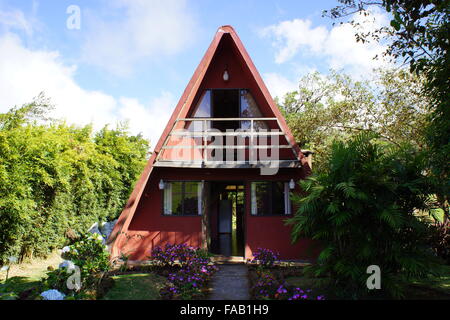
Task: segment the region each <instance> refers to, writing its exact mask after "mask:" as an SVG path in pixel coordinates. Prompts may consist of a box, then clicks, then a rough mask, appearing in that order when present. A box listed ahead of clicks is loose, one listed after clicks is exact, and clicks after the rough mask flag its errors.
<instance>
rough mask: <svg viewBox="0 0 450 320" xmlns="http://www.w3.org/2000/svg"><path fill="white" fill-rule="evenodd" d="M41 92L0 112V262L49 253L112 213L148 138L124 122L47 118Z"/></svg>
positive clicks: (135, 171)
mask: <svg viewBox="0 0 450 320" xmlns="http://www.w3.org/2000/svg"><path fill="white" fill-rule="evenodd" d="M48 109H49V105H48V104H47V101H46V100H45V99H44V98H43V97H40V98H38V99H36V101H34V102H33V103H31V104H28V105H25V106H23V107H21V108H14V109H12V110H11V111H9V112H8V113H5V114H1V115H0V217H1V219H0V230H2V232H1V233H0V264H2V263H4V262H5V261H6V258H7V257H8V256H10V255H17V256H19V257H20V258H21V259H23V258H24V257H32V256H38V257H40V256H46V255H47V254H48V253H49V252H51V251H52V250H54V249H56V248H60V247H62V246H63V245H65V244H66V243H69V239H68V238H69V237H70V238H73V237H74V236H79V235H80V234H83V233H84V231H85V230H87V228H89V226H90V225H92V223H94V222H97V221H99V220H101V221H108V220H112V219H114V218H116V217H117V216H118V214H119V213H120V211H121V210H122V208H123V205H124V204H125V203H126V200H127V198H128V196H129V193H130V192H131V189H132V186H133V183H134V181H135V180H136V179H137V176H138V174H140V172H141V170H142V168H143V166H144V164H145V157H146V152H147V148H148V143H147V141H145V140H144V139H142V137H140V136H130V135H129V134H128V133H127V130H126V127H123V126H119V127H118V128H116V129H114V130H111V129H108V128H107V127H105V128H103V129H102V130H101V131H100V132H99V133H96V134H94V133H93V131H92V127H91V126H85V127H75V126H68V125H67V124H65V123H63V122H57V121H54V120H53V121H48V120H47V119H46V118H45V117H44V115H45V111H47V110H48Z"/></svg>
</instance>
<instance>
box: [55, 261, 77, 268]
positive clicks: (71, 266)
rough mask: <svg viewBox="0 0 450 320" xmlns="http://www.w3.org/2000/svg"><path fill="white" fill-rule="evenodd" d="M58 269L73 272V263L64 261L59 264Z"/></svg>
mask: <svg viewBox="0 0 450 320" xmlns="http://www.w3.org/2000/svg"><path fill="white" fill-rule="evenodd" d="M58 268H59V269H61V268H67V270H73V269H75V263H73V262H72V261H70V260H64V261H63V262H61V263H60V264H59V266H58Z"/></svg>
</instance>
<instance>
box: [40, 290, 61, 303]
mask: <svg viewBox="0 0 450 320" xmlns="http://www.w3.org/2000/svg"><path fill="white" fill-rule="evenodd" d="M41 297H43V298H44V300H64V297H65V295H64V293H61V292H59V291H58V290H55V289H51V290H47V291H44V292H42V293H41Z"/></svg>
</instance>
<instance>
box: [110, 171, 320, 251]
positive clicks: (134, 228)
mask: <svg viewBox="0 0 450 320" xmlns="http://www.w3.org/2000/svg"><path fill="white" fill-rule="evenodd" d="M153 174H154V175H153V176H152V179H151V180H150V181H149V184H148V185H147V187H146V188H145V190H144V193H143V196H142V198H141V201H140V203H139V204H138V207H137V210H136V213H135V215H134V217H133V220H132V221H131V223H130V226H129V228H128V231H127V237H123V238H122V239H123V240H122V241H121V242H122V243H121V244H120V245H119V247H120V248H121V251H122V252H124V253H127V254H131V259H132V260H145V259H147V257H148V256H149V255H150V252H151V250H152V248H154V247H155V246H158V245H165V244H166V243H176V244H179V243H187V244H189V245H192V246H200V245H201V216H198V217H197V216H195V217H179V216H177V217H176V216H163V215H162V208H161V206H162V199H161V197H162V192H161V190H159V188H158V183H159V181H160V179H167V180H206V181H242V182H244V183H245V184H246V223H245V225H246V245H245V248H246V250H245V256H246V258H251V256H252V252H254V251H255V250H256V249H257V248H258V247H264V248H269V249H272V250H275V251H278V252H279V253H280V254H281V258H282V259H308V258H314V256H315V250H314V245H313V242H311V241H310V240H300V241H299V242H298V243H296V244H295V245H292V244H291V239H290V227H288V226H285V225H284V221H285V219H286V218H287V217H286V216H271V217H260V216H251V214H250V181H261V180H279V181H282V180H283V181H287V180H290V179H291V178H294V179H295V180H298V179H300V178H302V173H301V170H299V169H280V170H279V173H278V174H277V175H274V176H261V175H260V174H259V170H258V169H239V170H233V169H176V168H175V169H173V168H172V169H168V168H155V171H154V173H153Z"/></svg>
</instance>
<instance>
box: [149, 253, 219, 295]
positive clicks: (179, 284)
mask: <svg viewBox="0 0 450 320" xmlns="http://www.w3.org/2000/svg"><path fill="white" fill-rule="evenodd" d="M152 259H153V260H154V261H155V262H156V263H157V264H158V265H159V266H160V267H169V266H175V265H177V266H179V269H178V270H177V271H176V272H173V273H170V274H169V276H168V277H167V280H168V281H169V284H168V285H166V286H165V287H164V288H162V289H161V290H160V294H161V297H162V298H163V299H184V300H189V299H192V298H194V297H198V296H201V295H202V290H204V289H205V288H206V286H207V284H208V282H209V281H210V279H211V277H212V275H213V274H214V273H215V272H216V271H217V267H216V266H215V265H214V264H212V263H211V260H210V258H209V255H207V254H205V251H204V250H202V249H199V248H194V247H190V246H187V245H186V244H179V245H172V244H167V245H166V246H165V247H164V248H161V247H156V248H154V249H153V250H152Z"/></svg>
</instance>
